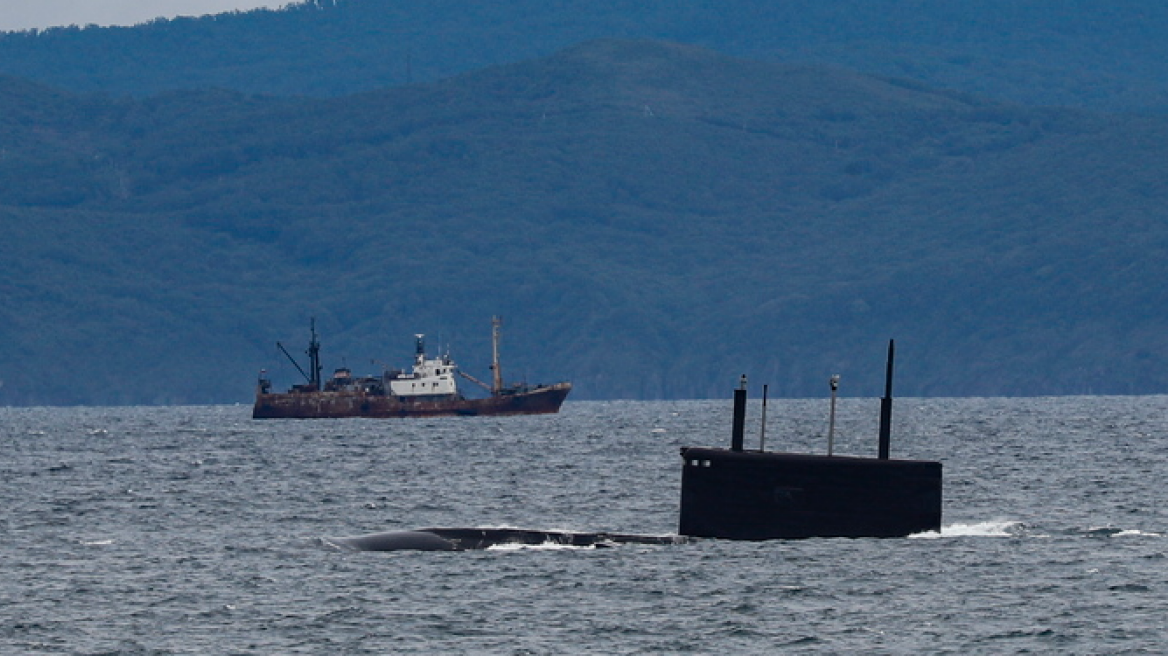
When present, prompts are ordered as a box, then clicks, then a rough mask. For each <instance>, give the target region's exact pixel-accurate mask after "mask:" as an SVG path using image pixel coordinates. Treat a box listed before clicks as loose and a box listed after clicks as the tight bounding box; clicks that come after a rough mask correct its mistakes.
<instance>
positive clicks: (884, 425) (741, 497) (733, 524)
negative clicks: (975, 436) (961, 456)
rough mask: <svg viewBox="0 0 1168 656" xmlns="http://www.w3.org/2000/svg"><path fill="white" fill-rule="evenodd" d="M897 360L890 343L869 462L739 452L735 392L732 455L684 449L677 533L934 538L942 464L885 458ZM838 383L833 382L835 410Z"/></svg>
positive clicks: (738, 396) (739, 410) (741, 394)
mask: <svg viewBox="0 0 1168 656" xmlns="http://www.w3.org/2000/svg"><path fill="white" fill-rule="evenodd" d="M895 354H896V343H895V341H892V340H890V341H889V342H888V363H887V367H886V374H885V385H884V396H883V397H882V398H881V399H880V429H879V441H878V446H877V455H876V457H875V458H863V457H854V456H837V455H832V454H831V453H830V446H829V453H828V455H813V454H801V453H780V452H767V451H763V450H762V448H761V445H760V448H759V450H757V451H749V450H746V449H745V448H744V447H743V427H744V425H745V417H746V384H745V378H746V377H745V376H743V378H742V382H741V383H740V384H739V386H738V389H736V390H735V391H734V419H733V426H732V432H731V438H730V448H729V449H715V448H704V447H682V449H681V457H682V460H683V461H684V465H683V467H682V476H681V512H680V518H679V526H678V533H679V534H680V535H685V536H689V537H701V538H721V539H725V540H773V539H797V538H894V537H907V536H909V535H912V534H914V533H924V532H928V531H940V530H941V500H942V468H941V463H939V462H932V461H923V460H895V459H892V458H890V457H889V455H890V454H889V452H890V442H891V433H892V372H893V361H894V359H895ZM837 381H838V379H837V378H834V377H833V379H832V388H833V390H832V391H833V395H832V398H833V406H832V407H833V410H834V391H835V387H836V384H837ZM764 407H765V406H764ZM832 416H833V419H834V412H833V415H832ZM830 434H831V429H829V435H830ZM828 443H829V445H830V443H831V442H830V437H829V442H828Z"/></svg>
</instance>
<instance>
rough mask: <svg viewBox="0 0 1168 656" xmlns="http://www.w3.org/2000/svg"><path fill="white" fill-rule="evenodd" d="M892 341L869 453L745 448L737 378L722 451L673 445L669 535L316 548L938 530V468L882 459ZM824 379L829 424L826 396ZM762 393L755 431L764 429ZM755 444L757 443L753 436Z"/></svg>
mask: <svg viewBox="0 0 1168 656" xmlns="http://www.w3.org/2000/svg"><path fill="white" fill-rule="evenodd" d="M895 348H896V345H895V342H894V341H892V340H890V341H889V343H888V361H887V367H886V375H885V387H884V396H883V397H882V398H881V400H880V428H879V435H878V446H877V455H876V457H874V458H872V457H867V458H865V457H857V456H837V455H834V454H832V453H831V435H832V430H833V429H832V428H829V429H828V435H829V438H828V444H829V447H828V454H827V455H815V454H801V453H784V452H769V451H765V450H763V448H762V444H761V443H760V445H759V449H757V450H748V449H746V448H744V445H743V434H744V427H745V423H746V421H745V420H746V400H747V399H746V380H745V379H746V377H745V376H743V377H742V379H741V380H740V383H739V385H738V388H737V389H735V390H734V409H733V421H732V427H731V437H730V448H729V449H725V448H713V447H682V448H681V458H682V462H683V464H682V474H681V500H680V512H679V522H678V532H677V535H666V536H654V535H631V534H619V533H574V532H563V531H539V530H527V529H515V528H426V529H418V530H413V531H389V532H384V533H372V534H368V535H360V536H355V537H342V538H324V539H323V542H324V543H326V544H328V545H330V546H333V547H336V548H340V549H346V550H352V551H402V550H413V551H466V550H471V549H487V548H491V547H496V546H503V545H529V546H539V545H564V546H575V547H608V546H616V545H621V544H651V545H665V544H684V543H687V542H690V541H692V540H693V539H697V538H713V539H723V540H778V539H805V538H896V537H907V536H909V535H912V534H915V533H924V532H929V531H935V532H939V531H940V530H941V506H942V467H941V463H940V462H934V461H924V460H898V459H893V458H891V457H890V450H891V448H890V442H891V433H892V375H893V361H894V357H895V352H896V351H895ZM837 382H838V378H837V377H833V378H832V425H833V426H834V408H835V403H834V401H835V390H836V386H837ZM765 413H766V404H765V395H764V402H763V425H764V427H765V423H766V414H765ZM760 442H761V440H760Z"/></svg>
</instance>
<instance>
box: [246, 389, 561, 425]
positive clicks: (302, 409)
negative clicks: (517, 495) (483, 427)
mask: <svg viewBox="0 0 1168 656" xmlns="http://www.w3.org/2000/svg"><path fill="white" fill-rule="evenodd" d="M570 391H572V384H571V383H557V384H555V385H548V386H543V387H535V388H531V389H529V390H527V391H524V392H517V393H514V394H500V395H498V396H491V397H487V398H484V399H464V398H447V399H431V400H413V399H407V398H403V397H398V396H384V395H374V394H365V393H364V392H360V391H352V392H349V391H345V392H287V393H283V394H263V393H258V394H256V401H255V407H254V408H253V409H252V413H251V416H252V418H253V419H341V418H345V417H369V418H374V419H393V418H403V417H453V416H502V415H545V414H554V413H556V412H559V411H560V405H561V404H563V402H564V398H566V397H567V396H568V392H570Z"/></svg>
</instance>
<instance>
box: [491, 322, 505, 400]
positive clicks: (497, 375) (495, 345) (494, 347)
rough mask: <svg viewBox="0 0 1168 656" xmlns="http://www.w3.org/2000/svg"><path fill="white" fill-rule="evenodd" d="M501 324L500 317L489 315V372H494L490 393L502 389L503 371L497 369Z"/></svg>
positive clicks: (496, 392)
mask: <svg viewBox="0 0 1168 656" xmlns="http://www.w3.org/2000/svg"><path fill="white" fill-rule="evenodd" d="M502 325H503V319H502V318H501V317H497V316H496V317H491V372H492V373H493V374H494V379H493V381H492V382H493V386H492V388H491V393H492V394H498V393H499V392H501V391H502V390H503V372H502V370H500V369H499V328H500V327H501V326H502Z"/></svg>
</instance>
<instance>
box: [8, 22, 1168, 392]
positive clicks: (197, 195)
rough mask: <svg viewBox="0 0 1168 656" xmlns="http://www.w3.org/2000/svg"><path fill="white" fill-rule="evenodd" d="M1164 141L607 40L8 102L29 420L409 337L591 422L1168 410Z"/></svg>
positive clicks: (19, 346)
mask: <svg viewBox="0 0 1168 656" xmlns="http://www.w3.org/2000/svg"><path fill="white" fill-rule="evenodd" d="M1166 147H1168V119H1166V118H1159V117H1155V116H1131V115H1116V114H1094V113H1089V112H1084V111H1075V110H1060V109H1037V108H1027V107H1024V106H1018V105H1009V104H1001V103H997V102H990V101H985V100H980V99H978V98H976V97H973V96H968V95H962V94H956V93H951V92H944V91H938V90H935V89H932V88H928V87H924V86H921V85H918V84H915V83H910V82H906V81H904V80H897V79H886V78H879V77H872V76H868V75H863V74H858V73H855V72H849V71H847V70H844V69H840V68H835V67H825V66H812V65H790V64H778V63H767V62H758V61H751V60H745V59H738V58H733V57H729V56H726V55H722V54H718V53H715V52H712V51H709V50H706V49H701V48H696V47H692V46H685V45H679V44H670V43H662V42H647V41H623V40H601V41H595V42H589V43H586V44H582V45H579V46H575V47H572V48H569V49H567V50H565V51H563V52H560V53H557V54H555V55H553V56H551V57H548V58H543V59H537V60H531V61H526V62H521V63H517V64H512V65H506V66H499V67H490V68H486V69H484V70H481V71H477V72H473V73H469V74H466V75H462V76H456V77H454V78H451V79H448V80H443V81H439V82H434V83H428V84H416V85H412V86H409V87H405V88H390V89H383V90H378V91H371V92H365V93H360V94H355V95H350V96H345V97H342V98H324V99H305V98H265V97H256V96H251V95H246V94H242V93H238V92H226V91H184V92H172V93H167V94H161V95H157V96H152V97H149V98H143V99H110V98H108V97H105V96H95V95H75V94H73V93H69V92H63V91H59V90H54V89H52V88H49V87H44V86H40V85H37V84H32V83H28V82H25V81H20V80H14V79H4V80H0V225H3V227H4V234H5V239H3V240H0V298H2V299H3V301H4V302H3V303H2V304H0V380H2V381H3V385H2V386H0V403H4V404H56V403H90V404H105V403H205V402H231V401H240V402H247V401H248V400H249V398H250V394H251V386H252V383H253V381H254V379H255V375H256V373H257V371H258V369H260V368H261V367H267V368H269V369H272V370H273V371H274V373H275V375H276V378H277V382H278V383H280V384H286V383H290V382H294V380H293V379H294V373H295V372H294V370H293V369H292V368H291V366H290V365H288V364H287V363H285V362H283V358H282V356H280V355H279V354H278V352H277V351H276V349H275V347H274V342H275V341H276V340H281V341H283V342H284V343H285V344H286V345H288V346H289V348H290V349H293V352H297V351H298V350H299V349H298V348H296V347H298V346H299V345H300V344H301V343H302V341H303V340H305V339H306V338H307V324H308V321H309V318H310V317H316V319H317V326H318V329H319V331H320V333H321V335H322V340H323V342H324V356H325V364H326V367H331V366H340V365H341V364H347V365H349V366H351V367H353V368H354V369H356V370H357V372H359V373H367V372H377V371H379V370H380V367H381V366H382V365H381V364H380V363H377V362H374V361H373V359H374V358H376V359H377V360H379V361H382V362H386V363H388V364H390V365H395V366H402V365H404V364H406V363H407V362H408V359H409V356H410V354H411V353H412V339H413V334H414V333H426V334H427V335H428V339H429V340H430V344H431V346H432V348H434V349H437V348H446V347H449V348H450V350H451V354H452V355H453V356H454V357H455V358H456V360H458V361H459V362H460V363H461V364H462V365H463V366H464V367H465V368H466V369H468V370H469V371H471V372H472V373H476V374H478V375H480V377H481V376H484V375H486V364H487V361H488V358H489V353H490V349H489V333H490V326H489V321H490V317H491V316H492V315H494V314H499V315H502V316H503V317H504V320H505V330H504V342H503V356H504V373H505V374H506V375H507V377H508V378H512V379H514V378H524V377H525V378H527V379H528V380H530V381H532V382H536V381H551V380H556V379H561V378H569V379H571V380H573V381H574V382H575V383H576V386H577V387H576V392H574V395H573V398H576V399H587V398H662V397H667V398H685V397H705V396H719V395H724V394H726V393H727V392H726V391H727V389H729V388H730V387H731V386H732V385H733V384H734V381H735V380H736V379H737V376H738V375H739V374H742V373H746V374H748V375H750V376H751V380H752V381H753V382H754V383H755V384H762V383H768V384H769V385H770V386H771V390H772V393H773V394H784V395H797V396H810V395H820V394H822V393H823V392H824V389H825V387H826V381H827V377H828V376H829V375H830V374H833V373H840V374H842V375H843V376H844V387H843V389H844V391H845V392H846V393H849V394H856V395H872V396H875V395H877V394H879V391H880V384H881V382H882V376H883V369H882V363H883V356H884V348H885V344H886V340H887V339H888V338H890V337H895V338H897V340H898V351H899V353H900V354H901V357H900V361H899V365H898V370H899V376H898V393H900V394H902V395H997V394H1066V393H1133V392H1168V368H1166V366H1165V365H1166V362H1165V358H1166V356H1168V311H1166V309H1165V307H1166V305H1165V298H1164V285H1163V284H1162V282H1161V281H1163V280H1164V279H1165V274H1166V273H1168V272H1166V271H1165V268H1166V267H1168V253H1166V252H1165V249H1166V245H1168V225H1166V224H1165V221H1164V219H1163V213H1162V210H1161V208H1162V207H1163V206H1164V204H1165V195H1166V193H1168V188H1166V186H1165V184H1164V178H1163V174H1162V172H1161V169H1160V166H1159V164H1160V162H1161V160H1162V158H1163V153H1164V152H1165V151H1166Z"/></svg>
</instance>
